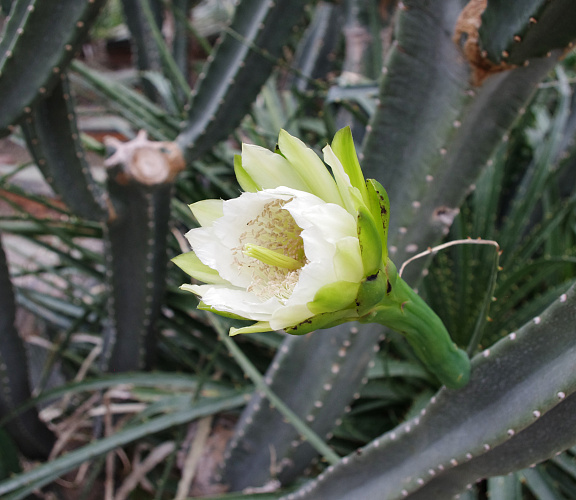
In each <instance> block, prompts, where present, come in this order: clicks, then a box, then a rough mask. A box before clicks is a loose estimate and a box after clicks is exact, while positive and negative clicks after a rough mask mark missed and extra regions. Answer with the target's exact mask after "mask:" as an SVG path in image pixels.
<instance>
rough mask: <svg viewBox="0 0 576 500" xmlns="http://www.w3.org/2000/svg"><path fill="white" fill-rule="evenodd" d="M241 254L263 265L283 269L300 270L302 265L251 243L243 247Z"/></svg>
mask: <svg viewBox="0 0 576 500" xmlns="http://www.w3.org/2000/svg"><path fill="white" fill-rule="evenodd" d="M243 253H244V255H247V256H248V257H253V258H255V259H257V260H259V261H260V262H263V263H264V264H268V265H269V266H276V267H280V268H283V269H300V268H301V267H302V265H303V264H302V262H300V261H298V260H296V259H293V258H292V257H288V256H287V255H284V254H281V253H279V252H275V251H274V250H270V249H269V248H265V247H261V246H260V245H253V244H251V243H247V244H246V245H244V250H243Z"/></svg>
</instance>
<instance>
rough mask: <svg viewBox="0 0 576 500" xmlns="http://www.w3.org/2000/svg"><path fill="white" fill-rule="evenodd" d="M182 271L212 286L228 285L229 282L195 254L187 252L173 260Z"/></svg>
mask: <svg viewBox="0 0 576 500" xmlns="http://www.w3.org/2000/svg"><path fill="white" fill-rule="evenodd" d="M171 260H172V262H174V264H176V265H177V266H178V267H179V268H180V269H182V271H184V272H185V273H186V274H188V275H189V276H192V278H194V279H197V280H198V281H202V282H203V283H209V284H211V285H228V284H229V283H228V281H226V280H225V279H224V278H221V277H220V275H219V274H218V271H215V270H214V269H212V268H211V267H208V266H207V265H206V264H204V263H203V262H202V261H201V260H200V259H199V258H198V257H197V256H196V254H195V253H194V252H186V253H183V254H180V255H177V256H176V257H174V258H173V259H171Z"/></svg>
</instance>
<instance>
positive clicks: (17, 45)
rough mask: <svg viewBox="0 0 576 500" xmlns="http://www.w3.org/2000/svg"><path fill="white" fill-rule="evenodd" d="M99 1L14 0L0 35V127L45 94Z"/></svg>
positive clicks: (74, 46) (94, 16) (65, 62)
mask: <svg viewBox="0 0 576 500" xmlns="http://www.w3.org/2000/svg"><path fill="white" fill-rule="evenodd" d="M103 4H104V0H87V1H85V2H77V1H76V0H64V1H61V2H60V1H59V2H39V1H37V0H17V1H16V2H15V3H14V5H13V6H12V11H11V16H10V18H9V19H8V21H7V23H6V26H5V29H4V33H3V38H2V40H1V41H0V96H2V97H1V99H0V131H3V130H6V129H7V128H8V127H10V126H11V125H13V124H14V123H16V121H17V120H18V119H19V118H20V117H21V116H22V114H23V113H25V112H27V111H29V108H30V107H31V106H32V105H33V104H34V103H35V102H36V101H37V100H39V99H41V98H42V97H44V96H46V95H48V94H49V92H50V91H51V90H52V88H53V87H54V85H56V83H57V82H58V78H59V74H60V73H61V72H62V71H63V70H65V69H66V67H67V65H68V63H69V62H70V61H71V60H72V57H73V56H74V54H75V53H76V51H77V50H78V47H79V46H80V43H81V42H82V40H83V39H84V37H85V36H86V34H87V33H88V30H89V29H90V26H91V25H92V22H93V21H94V20H95V18H96V15H97V14H98V12H99V10H100V7H102V5H103ZM32 61H33V63H32Z"/></svg>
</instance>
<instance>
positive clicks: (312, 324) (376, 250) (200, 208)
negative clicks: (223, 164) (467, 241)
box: [173, 128, 470, 388]
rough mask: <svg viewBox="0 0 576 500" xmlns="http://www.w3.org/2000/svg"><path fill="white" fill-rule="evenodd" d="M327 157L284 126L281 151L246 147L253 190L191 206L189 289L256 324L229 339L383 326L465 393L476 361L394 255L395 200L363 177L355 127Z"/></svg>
mask: <svg viewBox="0 0 576 500" xmlns="http://www.w3.org/2000/svg"><path fill="white" fill-rule="evenodd" d="M323 153H324V161H325V162H326V164H328V165H329V167H330V169H331V171H330V170H329V169H328V168H327V167H326V164H325V163H324V162H322V160H321V159H320V158H319V157H318V156H317V155H316V153H314V151H312V150H311V149H310V148H308V147H306V146H305V145H304V144H303V143H302V142H301V141H300V140H299V139H297V138H295V137H292V136H291V135H290V134H288V133H287V132H286V131H284V130H282V131H281V132H280V135H279V138H278V148H277V151H276V152H272V151H269V150H267V149H264V148H261V147H259V146H254V145H249V144H243V146H242V155H241V156H237V157H236V158H235V160H234V169H235V173H236V177H237V179H238V182H239V184H240V186H241V187H242V189H243V190H244V192H243V193H242V194H241V195H240V196H239V197H238V198H234V199H232V200H227V201H223V200H203V201H200V202H197V203H194V204H192V205H190V209H191V210H192V213H193V214H194V216H195V217H196V219H197V220H198V222H199V223H200V225H201V227H199V228H195V229H192V230H191V231H189V232H188V233H187V234H186V238H187V239H188V241H189V243H190V245H191V248H192V251H191V252H188V253H185V254H182V255H179V256H177V257H176V258H174V259H173V262H174V263H175V264H176V265H178V266H179V267H180V268H182V269H183V270H184V271H185V272H186V273H187V274H189V275H190V276H191V277H192V278H194V281H195V282H194V283H193V284H185V285H182V287H181V288H182V289H184V290H187V291H190V292H192V293H194V294H196V295H197V296H198V297H200V300H201V302H200V306H199V307H200V308H202V309H206V310H209V311H212V312H214V313H216V314H221V315H224V316H229V317H234V318H240V319H246V320H251V321H253V324H251V325H249V326H245V327H243V328H232V329H231V331H230V334H231V335H237V334H241V333H254V332H266V331H272V330H285V331H286V332H287V333H289V334H293V335H302V334H305V333H309V332H311V331H313V330H317V329H320V328H328V327H331V326H335V325H337V324H340V323H344V322H347V321H361V322H377V323H380V324H382V325H385V326H388V327H390V328H393V329H394V330H397V331H398V332H400V333H402V334H403V335H405V336H406V338H407V339H408V342H409V343H410V345H411V346H412V347H413V348H414V350H415V352H416V354H417V355H418V357H419V358H420V359H421V360H422V361H423V362H424V363H425V365H426V366H427V367H428V368H429V369H430V370H431V371H432V372H433V373H434V374H435V375H436V376H437V377H438V378H439V380H440V381H441V382H442V383H444V384H446V385H447V386H448V387H452V388H457V387H461V386H463V385H464V384H466V383H467V381H468V378H469V371H470V364H469V360H468V357H467V356H466V354H465V353H464V352H463V351H461V350H459V349H458V348H457V347H456V346H455V345H454V343H453V342H452V341H451V339H450V336H449V335H448V333H447V331H446V329H445V328H444V325H443V324H442V322H441V321H440V319H439V318H438V316H436V314H434V312H433V311H432V310H431V309H430V308H429V307H428V306H427V305H426V303H425V302H424V301H423V300H422V299H421V298H420V297H419V296H418V295H417V294H416V293H415V292H414V291H413V290H412V289H411V288H410V287H409V286H408V285H407V284H406V283H405V282H404V281H403V280H402V279H401V278H400V277H399V276H398V273H397V271H396V267H395V266H394V264H393V263H392V262H391V261H390V260H389V258H388V250H387V230H388V221H389V211H390V210H389V201H388V196H387V194H386V191H385V190H384V188H383V187H382V186H381V185H380V184H379V183H378V182H377V181H375V180H368V181H367V182H366V181H365V180H364V176H363V174H362V170H361V168H360V163H359V162H358V157H357V155H356V151H355V149H354V143H353V140H352V135H351V133H350V129H349V128H344V129H342V130H340V131H339V132H337V134H336V135H335V137H334V140H333V142H332V145H331V146H326V147H325V148H324V150H323ZM197 282H200V283H197Z"/></svg>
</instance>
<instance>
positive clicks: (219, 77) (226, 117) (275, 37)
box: [177, 0, 306, 162]
mask: <svg viewBox="0 0 576 500" xmlns="http://www.w3.org/2000/svg"><path fill="white" fill-rule="evenodd" d="M305 4H306V2H305V1H304V0H296V1H287V0H277V1H275V2H271V1H269V0H253V1H250V2H242V3H240V4H239V5H238V7H237V8H236V12H235V15H234V20H233V22H232V25H231V26H230V27H229V28H228V32H227V33H226V35H225V36H224V37H223V38H222V39H221V41H220V42H219V45H218V46H217V48H216V50H215V52H214V54H213V55H211V56H210V57H209V65H208V67H207V68H206V69H205V70H204V72H203V73H202V74H201V75H200V78H199V82H198V85H197V90H195V91H194V93H193V99H192V101H191V108H190V113H189V115H188V118H187V120H186V122H185V124H184V126H183V129H182V131H181V133H180V135H179V136H178V138H177V142H178V144H179V145H180V148H181V149H182V151H184V154H185V156H186V159H187V161H188V162H189V161H191V160H194V159H196V158H198V157H199V156H200V155H201V154H202V153H204V152H206V151H208V150H209V149H210V148H211V147H212V146H213V145H214V144H215V143H216V142H218V141H220V140H222V139H225V138H226V137H227V136H228V134H230V133H231V132H232V131H233V130H234V129H235V128H236V127H237V126H238V124H239V123H240V120H241V119H242V118H243V117H244V116H245V115H246V113H247V112H248V110H249V109H250V105H251V103H252V102H253V101H254V98H255V97H256V95H257V94H258V92H259V91H260V89H261V87H262V86H263V85H264V83H265V82H266V80H267V79H268V77H269V76H270V73H271V72H272V69H273V67H274V62H273V61H274V60H275V59H277V58H278V57H279V56H280V55H281V49H282V47H283V44H284V43H285V42H286V39H287V38H288V35H289V34H290V33H291V31H292V29H293V27H294V25H295V24H296V23H297V21H298V20H299V18H300V16H301V15H302V12H303V7H304V5H305ZM254 47H257V48H261V47H265V48H266V50H265V54H266V56H264V55H263V54H262V53H260V52H256V51H255V50H254Z"/></svg>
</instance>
